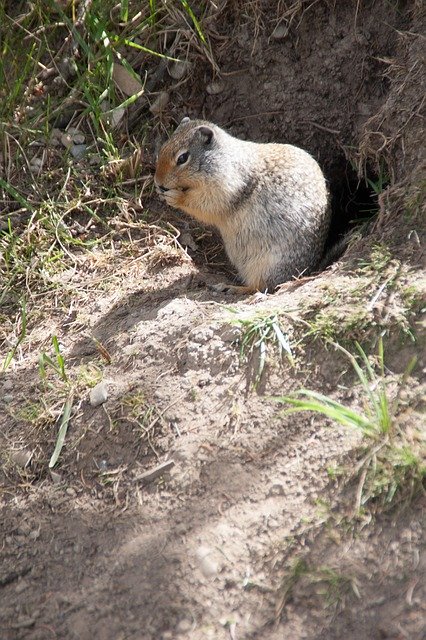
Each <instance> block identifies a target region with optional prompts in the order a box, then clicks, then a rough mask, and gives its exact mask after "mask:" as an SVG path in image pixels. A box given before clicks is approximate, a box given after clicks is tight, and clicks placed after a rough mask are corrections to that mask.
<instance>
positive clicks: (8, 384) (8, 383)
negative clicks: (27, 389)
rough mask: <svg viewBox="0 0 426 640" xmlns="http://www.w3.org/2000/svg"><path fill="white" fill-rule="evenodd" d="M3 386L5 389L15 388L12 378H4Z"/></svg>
mask: <svg viewBox="0 0 426 640" xmlns="http://www.w3.org/2000/svg"><path fill="white" fill-rule="evenodd" d="M2 386H3V389H4V390H5V391H12V389H13V382H12V380H4V381H3V385H2Z"/></svg>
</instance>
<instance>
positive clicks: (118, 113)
mask: <svg viewBox="0 0 426 640" xmlns="http://www.w3.org/2000/svg"><path fill="white" fill-rule="evenodd" d="M125 113H126V110H125V108H124V107H117V108H116V109H114V111H112V112H111V115H110V123H111V127H113V128H114V127H118V125H119V124H120V122H121V121H122V119H123V117H124V114H125Z"/></svg>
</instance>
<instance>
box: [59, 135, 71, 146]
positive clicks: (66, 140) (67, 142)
mask: <svg viewBox="0 0 426 640" xmlns="http://www.w3.org/2000/svg"><path fill="white" fill-rule="evenodd" d="M61 143H62V144H63V145H64V147H66V148H67V149H69V148H70V147H72V145H73V141H72V135H71V134H70V133H63V134H62V135H61Z"/></svg>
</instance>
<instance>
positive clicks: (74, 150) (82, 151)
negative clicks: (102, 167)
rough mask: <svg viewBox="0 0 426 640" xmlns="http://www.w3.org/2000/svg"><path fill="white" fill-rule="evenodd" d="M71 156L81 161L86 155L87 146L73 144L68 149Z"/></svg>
mask: <svg viewBox="0 0 426 640" xmlns="http://www.w3.org/2000/svg"><path fill="white" fill-rule="evenodd" d="M70 151H71V155H72V157H73V158H75V159H76V160H81V158H84V156H85V155H86V153H87V144H74V145H73V146H72V147H70Z"/></svg>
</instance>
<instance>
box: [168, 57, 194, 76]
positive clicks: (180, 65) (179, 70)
mask: <svg viewBox="0 0 426 640" xmlns="http://www.w3.org/2000/svg"><path fill="white" fill-rule="evenodd" d="M190 67H191V65H190V63H189V62H185V61H184V62H173V64H172V65H171V66H170V67H169V68H168V69H167V71H168V72H169V75H170V76H171V77H172V78H174V80H182V78H183V77H184V76H185V75H186V74H187V73H188V71H189V69H190Z"/></svg>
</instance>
